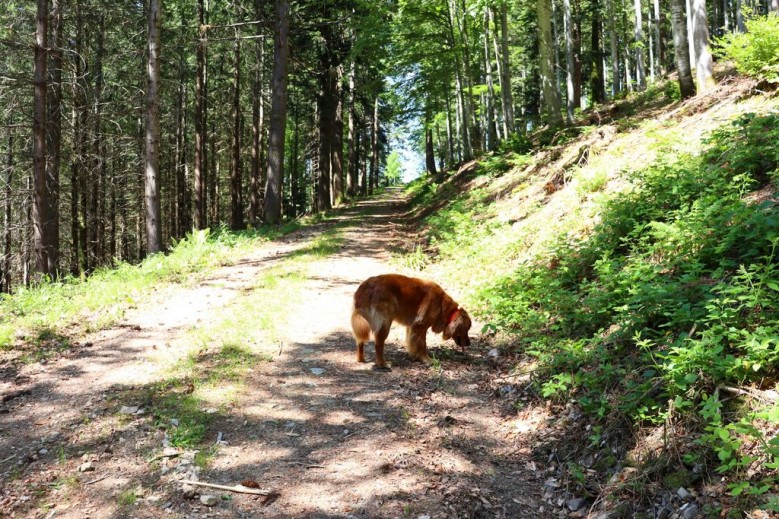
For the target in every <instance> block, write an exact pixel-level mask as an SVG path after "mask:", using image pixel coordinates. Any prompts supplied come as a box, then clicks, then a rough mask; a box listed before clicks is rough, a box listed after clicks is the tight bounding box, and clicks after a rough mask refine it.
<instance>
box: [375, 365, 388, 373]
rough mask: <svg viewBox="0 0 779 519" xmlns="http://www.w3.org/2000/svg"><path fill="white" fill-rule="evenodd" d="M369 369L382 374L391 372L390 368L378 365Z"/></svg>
mask: <svg viewBox="0 0 779 519" xmlns="http://www.w3.org/2000/svg"><path fill="white" fill-rule="evenodd" d="M371 369H372V370H373V371H381V372H383V373H388V372H390V371H392V368H390V367H389V366H379V365H378V364H374V365H373V366H372V367H371Z"/></svg>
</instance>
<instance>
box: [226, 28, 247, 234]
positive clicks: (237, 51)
mask: <svg viewBox="0 0 779 519" xmlns="http://www.w3.org/2000/svg"><path fill="white" fill-rule="evenodd" d="M233 54H234V56H235V71H234V73H233V135H232V161H231V164H230V229H232V230H234V231H239V230H241V229H243V228H244V227H245V225H244V221H243V200H242V179H241V176H242V174H243V171H242V169H243V168H242V167H241V34H240V31H238V30H237V29H236V31H235V42H234V43H233Z"/></svg>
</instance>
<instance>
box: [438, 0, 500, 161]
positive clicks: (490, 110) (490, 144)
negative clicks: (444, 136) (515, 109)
mask: <svg viewBox="0 0 779 519" xmlns="http://www.w3.org/2000/svg"><path fill="white" fill-rule="evenodd" d="M484 73H485V76H486V79H487V145H486V149H487V150H488V151H492V150H494V149H495V148H496V147H497V144H498V142H497V141H498V138H497V129H496V128H495V86H494V85H493V83H492V57H491V56H490V16H489V8H487V9H485V11H484ZM428 132H429V133H430V142H431V144H432V141H433V132H432V130H428ZM433 155H434V156H435V153H434V154H433ZM433 165H435V159H434V160H433Z"/></svg>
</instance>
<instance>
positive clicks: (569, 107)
mask: <svg viewBox="0 0 779 519" xmlns="http://www.w3.org/2000/svg"><path fill="white" fill-rule="evenodd" d="M563 31H564V32H565V86H566V89H567V96H566V103H565V109H566V110H565V112H566V122H567V123H568V124H573V108H574V103H575V101H574V98H575V97H576V94H575V93H574V87H573V73H574V70H573V26H572V24H571V0H563Z"/></svg>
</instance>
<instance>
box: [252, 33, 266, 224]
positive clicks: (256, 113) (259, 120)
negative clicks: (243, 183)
mask: <svg viewBox="0 0 779 519" xmlns="http://www.w3.org/2000/svg"><path fill="white" fill-rule="evenodd" d="M257 61H258V64H257V72H256V74H255V78H254V88H253V93H254V95H252V178H251V193H250V195H249V220H250V221H251V223H252V225H255V226H256V225H257V224H258V223H259V221H260V212H261V208H260V205H261V198H260V186H262V178H261V177H262V164H263V143H264V142H265V77H264V76H265V43H264V41H263V39H260V42H259V52H258V59H257Z"/></svg>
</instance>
